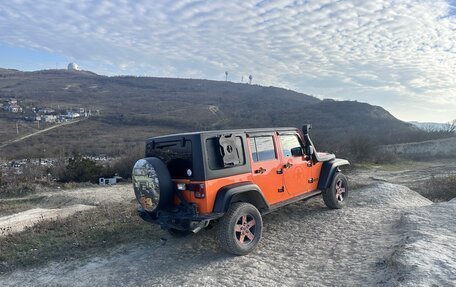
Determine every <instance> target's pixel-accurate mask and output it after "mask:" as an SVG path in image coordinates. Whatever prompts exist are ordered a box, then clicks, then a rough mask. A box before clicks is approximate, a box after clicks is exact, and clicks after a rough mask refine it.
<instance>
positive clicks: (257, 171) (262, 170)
mask: <svg viewBox="0 0 456 287" xmlns="http://www.w3.org/2000/svg"><path fill="white" fill-rule="evenodd" d="M265 172H266V169H264V168H262V167H260V168H259V169H257V170H255V173H256V174H258V173H259V174H263V173H265Z"/></svg>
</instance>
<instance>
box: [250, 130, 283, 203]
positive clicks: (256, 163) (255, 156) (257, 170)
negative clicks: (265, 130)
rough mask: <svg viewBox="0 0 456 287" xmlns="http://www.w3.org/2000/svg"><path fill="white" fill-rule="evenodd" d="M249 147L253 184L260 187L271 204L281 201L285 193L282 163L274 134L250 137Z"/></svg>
mask: <svg viewBox="0 0 456 287" xmlns="http://www.w3.org/2000/svg"><path fill="white" fill-rule="evenodd" d="M249 146H250V153H251V158H252V163H251V164H252V177H253V182H254V183H255V184H256V185H258V186H259V187H260V189H261V191H262V192H263V195H264V196H265V197H266V199H267V201H268V202H269V204H274V203H277V202H279V201H281V199H283V192H284V189H283V175H282V169H281V165H282V163H281V161H280V159H279V155H278V152H277V151H278V149H277V148H276V146H277V144H276V143H275V142H274V137H273V135H272V133H271V135H253V136H250V137H249Z"/></svg>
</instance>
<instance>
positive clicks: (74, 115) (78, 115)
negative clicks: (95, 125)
mask: <svg viewBox="0 0 456 287" xmlns="http://www.w3.org/2000/svg"><path fill="white" fill-rule="evenodd" d="M80 116H81V114H80V113H75V112H68V113H67V115H66V117H67V119H75V118H79V117H80Z"/></svg>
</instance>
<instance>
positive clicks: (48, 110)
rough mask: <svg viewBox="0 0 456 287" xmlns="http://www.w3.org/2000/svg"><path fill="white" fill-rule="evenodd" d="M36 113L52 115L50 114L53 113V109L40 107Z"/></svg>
mask: <svg viewBox="0 0 456 287" xmlns="http://www.w3.org/2000/svg"><path fill="white" fill-rule="evenodd" d="M38 113H40V114H44V115H52V114H54V113H55V110H54V109H50V108H42V109H39V110H38Z"/></svg>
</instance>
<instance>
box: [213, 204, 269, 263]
mask: <svg viewBox="0 0 456 287" xmlns="http://www.w3.org/2000/svg"><path fill="white" fill-rule="evenodd" d="M262 231H263V220H262V218H261V214H260V212H259V211H258V209H257V208H256V207H255V206H253V205H252V204H250V203H245V202H237V203H234V204H232V205H231V206H230V208H229V209H228V211H227V212H226V214H225V215H224V216H223V218H222V220H221V222H220V224H219V226H218V240H219V242H220V245H221V247H222V248H223V249H225V250H226V251H228V252H229V253H232V254H235V255H246V254H248V253H250V252H251V251H252V250H253V249H254V248H255V247H256V246H257V245H258V242H259V241H260V239H261V233H262Z"/></svg>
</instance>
